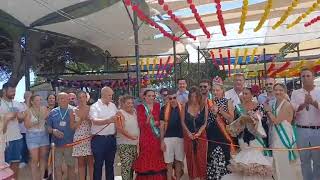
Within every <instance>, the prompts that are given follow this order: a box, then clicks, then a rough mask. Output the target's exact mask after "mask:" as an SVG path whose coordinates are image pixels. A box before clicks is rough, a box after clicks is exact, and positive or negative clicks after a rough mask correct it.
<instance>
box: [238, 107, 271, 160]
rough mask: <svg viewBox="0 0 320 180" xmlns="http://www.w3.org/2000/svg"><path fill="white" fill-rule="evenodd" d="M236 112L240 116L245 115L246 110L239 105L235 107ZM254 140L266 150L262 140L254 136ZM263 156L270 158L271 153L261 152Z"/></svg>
mask: <svg viewBox="0 0 320 180" xmlns="http://www.w3.org/2000/svg"><path fill="white" fill-rule="evenodd" d="M236 112H237V113H238V114H239V115H240V116H242V115H245V114H246V110H245V109H244V107H243V106H241V105H240V104H237V105H236ZM255 138H256V140H257V141H258V143H259V144H260V145H261V146H262V147H263V148H268V147H267V145H266V143H265V142H264V140H263V139H262V138H260V137H258V136H255ZM263 155H264V156H270V157H271V156H272V153H271V151H269V150H263Z"/></svg>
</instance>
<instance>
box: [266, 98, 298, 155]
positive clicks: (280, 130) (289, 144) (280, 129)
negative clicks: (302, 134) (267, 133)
mask: <svg viewBox="0 0 320 180" xmlns="http://www.w3.org/2000/svg"><path fill="white" fill-rule="evenodd" d="M282 104H283V103H281V104H280V106H279V107H281V106H282ZM272 113H273V115H274V116H276V117H277V115H278V112H277V108H276V103H274V104H273V106H272ZM274 127H275V129H276V132H277V134H278V136H279V138H280V140H281V142H282V144H283V145H284V146H285V147H286V148H287V149H292V148H293V147H294V145H295V144H296V134H295V132H296V130H295V127H293V135H292V139H291V140H290V138H289V136H288V134H287V132H286V130H285V128H284V126H283V124H282V122H281V123H280V124H275V125H274ZM288 158H289V160H290V161H293V160H296V159H297V155H296V154H295V152H294V151H293V150H289V151H288Z"/></svg>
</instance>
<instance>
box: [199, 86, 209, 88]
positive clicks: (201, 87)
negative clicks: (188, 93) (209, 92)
mask: <svg viewBox="0 0 320 180" xmlns="http://www.w3.org/2000/svg"><path fill="white" fill-rule="evenodd" d="M199 87H200V88H207V87H208V86H199Z"/></svg>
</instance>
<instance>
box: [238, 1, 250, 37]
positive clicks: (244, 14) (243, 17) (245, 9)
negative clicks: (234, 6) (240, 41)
mask: <svg viewBox="0 0 320 180" xmlns="http://www.w3.org/2000/svg"><path fill="white" fill-rule="evenodd" d="M248 5H249V2H248V0H243V5H242V12H241V21H240V25H239V32H238V34H241V33H242V32H243V30H244V25H245V24H246V17H247V14H248Z"/></svg>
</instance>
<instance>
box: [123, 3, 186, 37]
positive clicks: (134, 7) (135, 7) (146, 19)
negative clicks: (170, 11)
mask: <svg viewBox="0 0 320 180" xmlns="http://www.w3.org/2000/svg"><path fill="white" fill-rule="evenodd" d="M125 4H126V5H127V6H131V8H132V11H135V12H136V13H137V16H138V17H139V18H140V20H141V21H144V22H147V23H148V24H150V25H151V26H153V27H155V28H157V29H158V30H159V31H160V32H161V33H162V34H163V36H164V37H168V38H170V39H171V40H172V41H179V40H180V38H179V37H177V36H174V35H171V34H170V33H168V32H167V31H166V30H164V29H163V27H161V26H160V25H159V24H158V23H156V22H154V21H153V20H151V19H150V18H149V17H147V16H146V15H145V14H144V13H143V11H142V10H141V9H140V8H139V6H138V5H136V4H131V0H125Z"/></svg>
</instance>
